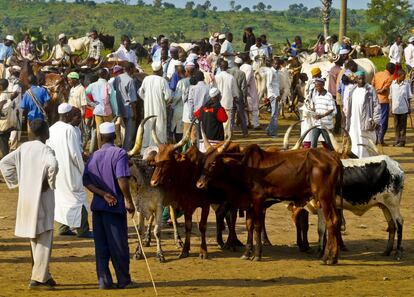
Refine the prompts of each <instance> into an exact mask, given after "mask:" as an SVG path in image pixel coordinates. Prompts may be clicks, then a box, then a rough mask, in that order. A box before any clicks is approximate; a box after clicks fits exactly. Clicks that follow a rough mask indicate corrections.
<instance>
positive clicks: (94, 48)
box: [88, 38, 103, 60]
mask: <svg viewBox="0 0 414 297" xmlns="http://www.w3.org/2000/svg"><path fill="white" fill-rule="evenodd" d="M102 49H103V44H102V42H101V41H100V40H99V39H98V38H96V39H92V38H91V41H90V43H89V55H88V57H89V58H94V59H95V60H99V58H100V57H101V50H102Z"/></svg>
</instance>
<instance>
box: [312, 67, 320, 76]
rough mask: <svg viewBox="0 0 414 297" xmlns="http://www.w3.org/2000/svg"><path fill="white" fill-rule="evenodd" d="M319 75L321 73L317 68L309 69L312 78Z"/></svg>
mask: <svg viewBox="0 0 414 297" xmlns="http://www.w3.org/2000/svg"><path fill="white" fill-rule="evenodd" d="M321 73H322V72H321V68H319V67H315V68H312V69H311V74H312V76H315V75H318V74H321Z"/></svg>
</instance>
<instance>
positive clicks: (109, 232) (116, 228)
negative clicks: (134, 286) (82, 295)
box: [92, 211, 131, 288]
mask: <svg viewBox="0 0 414 297" xmlns="http://www.w3.org/2000/svg"><path fill="white" fill-rule="evenodd" d="M92 223H93V234H94V241H95V255H96V273H97V274H98V281H99V287H100V288H109V287H110V286H111V285H112V283H113V281H112V276H111V271H110V270H109V259H111V261H112V265H113V266H114V268H115V274H116V278H117V280H118V286H120V287H124V286H126V285H128V284H129V283H130V282H131V276H130V274H129V246H128V225H127V217H126V214H117V213H111V212H105V211H94V212H92Z"/></svg>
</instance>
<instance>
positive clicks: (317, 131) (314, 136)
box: [311, 128, 334, 151]
mask: <svg viewBox="0 0 414 297" xmlns="http://www.w3.org/2000/svg"><path fill="white" fill-rule="evenodd" d="M321 134H322V137H323V139H325V142H326V144H327V146H328V149H330V150H332V151H333V150H334V148H333V145H332V142H331V139H330V138H329V134H328V132H326V131H325V130H322V129H319V128H315V129H313V131H312V138H311V147H312V148H316V147H317V146H318V138H319V135H321ZM324 147H325V145H324Z"/></svg>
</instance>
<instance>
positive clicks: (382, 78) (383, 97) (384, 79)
mask: <svg viewBox="0 0 414 297" xmlns="http://www.w3.org/2000/svg"><path fill="white" fill-rule="evenodd" d="M391 83H392V75H391V73H389V72H388V70H384V71H380V72H377V73H375V75H374V78H373V79H372V86H373V87H374V89H375V90H380V89H384V92H382V93H381V94H380V93H378V99H379V102H380V103H389V102H390V101H389V98H388V97H389V94H390V86H391Z"/></svg>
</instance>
